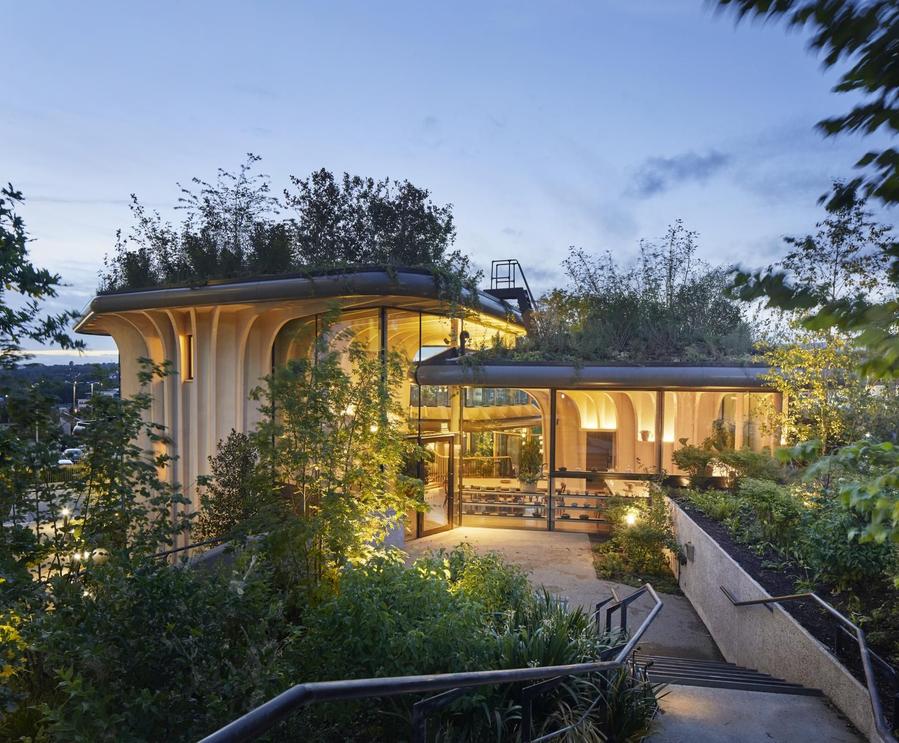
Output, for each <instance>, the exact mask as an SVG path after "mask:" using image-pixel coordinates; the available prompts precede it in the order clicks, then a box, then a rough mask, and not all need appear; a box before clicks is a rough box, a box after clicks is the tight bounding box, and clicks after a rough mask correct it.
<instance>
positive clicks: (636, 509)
mask: <svg viewBox="0 0 899 743" xmlns="http://www.w3.org/2000/svg"><path fill="white" fill-rule="evenodd" d="M608 513H609V517H610V519H611V522H612V537H611V539H609V540H608V541H607V542H604V543H602V544H600V545H598V546H597V547H596V548H595V550H594V551H595V554H596V557H597V559H596V561H595V562H596V570H597V574H598V575H599V577H600V578H609V579H613V580H620V581H622V582H624V583H630V584H635V583H636V584H641V583H643V582H645V581H646V580H647V579H654V580H655V582H656V583H659V584H660V587H662V588H663V590H664V589H672V588H673V587H674V586H673V585H672V581H671V578H672V575H671V569H670V567H669V565H668V559H667V556H666V554H665V550H666V549H668V550H670V551H672V552H674V553H675V554H677V553H678V552H679V550H680V547H679V546H678V543H677V539H676V538H675V536H674V531H673V529H672V527H671V516H670V514H669V513H668V507H667V505H666V504H665V501H664V499H663V498H661V497H660V496H658V495H657V494H656V497H652V498H649V499H647V500H645V501H644V500H643V499H640V500H637V499H631V498H622V499H621V501H620V502H618V503H616V504H615V505H612V506H611V507H610V508H609V512H608ZM631 520H632V523H630V521H631ZM659 579H663V580H662V582H660V581H659Z"/></svg>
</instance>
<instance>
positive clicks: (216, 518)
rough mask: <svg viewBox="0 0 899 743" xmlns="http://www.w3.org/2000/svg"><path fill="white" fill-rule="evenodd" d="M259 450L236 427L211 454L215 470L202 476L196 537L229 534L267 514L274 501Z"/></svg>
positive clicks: (213, 537) (194, 531) (200, 538)
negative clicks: (202, 489) (263, 470)
mask: <svg viewBox="0 0 899 743" xmlns="http://www.w3.org/2000/svg"><path fill="white" fill-rule="evenodd" d="M258 462H259V450H258V449H257V447H256V445H255V444H254V443H253V441H252V439H251V438H250V437H249V436H247V435H246V434H245V433H238V432H237V431H235V430H233V429H232V431H231V433H230V434H228V437H227V438H226V439H223V440H222V441H219V444H218V449H217V451H216V455H215V456H214V457H209V465H210V469H211V471H212V474H211V475H210V476H209V477H206V478H203V480H202V482H201V484H202V485H204V486H205V489H204V491H203V493H202V495H201V496H200V513H199V515H198V516H197V520H196V522H195V524H194V527H193V529H192V533H193V535H194V537H195V541H203V540H207V539H218V538H221V537H228V536H231V535H233V534H234V533H235V532H237V531H238V530H241V529H246V528H247V527H249V526H251V525H252V522H253V521H254V520H255V519H257V518H258V517H261V516H263V515H264V514H265V512H266V511H267V510H268V509H267V508H266V507H267V506H269V505H271V497H270V496H271V492H270V490H271V489H270V488H269V487H268V480H267V478H266V477H265V473H263V472H262V471H261V470H260V468H259V466H258Z"/></svg>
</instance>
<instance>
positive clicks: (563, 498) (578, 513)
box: [552, 490, 612, 533]
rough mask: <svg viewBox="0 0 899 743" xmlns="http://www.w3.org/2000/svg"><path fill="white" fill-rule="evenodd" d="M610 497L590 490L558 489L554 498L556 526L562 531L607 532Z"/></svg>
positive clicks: (553, 510) (554, 520)
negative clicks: (607, 511)
mask: <svg viewBox="0 0 899 743" xmlns="http://www.w3.org/2000/svg"><path fill="white" fill-rule="evenodd" d="M610 497H612V496H609V495H605V494H602V495H598V494H596V493H590V492H588V491H576V490H566V491H562V492H560V491H557V492H556V493H555V494H554V495H553V499H552V518H553V524H554V525H555V528H556V529H559V530H560V531H592V532H597V533H603V532H607V531H608V530H609V520H608V518H607V517H606V508H607V501H608V500H609V498H610Z"/></svg>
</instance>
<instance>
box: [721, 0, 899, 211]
mask: <svg viewBox="0 0 899 743" xmlns="http://www.w3.org/2000/svg"><path fill="white" fill-rule="evenodd" d="M718 5H719V7H721V8H727V9H732V10H733V11H734V12H735V13H736V15H737V17H738V18H744V17H755V18H761V19H764V20H768V19H777V20H781V19H782V20H785V21H786V23H787V25H788V26H789V27H791V28H797V29H808V30H810V31H811V33H812V36H811V40H810V41H809V46H810V47H811V49H813V50H814V51H816V52H820V53H821V54H822V55H823V63H824V66H825V67H826V68H830V67H838V68H839V69H840V70H841V73H842V74H841V75H840V81H839V83H837V85H836V87H835V88H834V91H835V92H837V93H849V94H852V95H853V97H854V98H856V99H858V100H859V102H858V103H856V105H854V106H853V107H852V109H851V110H850V111H849V113H846V114H843V115H842V116H834V117H832V118H829V119H825V120H823V121H821V122H819V123H818V129H819V130H820V131H822V132H823V133H824V134H825V135H827V136H834V135H837V134H841V133H844V132H849V133H854V132H861V133H863V134H873V133H874V132H878V131H884V132H885V133H886V134H887V135H888V136H895V135H896V133H897V132H899V95H897V89H899V68H897V65H896V48H895V44H896V35H897V34H899V7H897V5H896V3H895V2H894V0H869V1H868V2H856V1H855V0H718ZM857 167H859V168H863V169H866V172H864V174H863V175H860V176H858V177H856V178H854V179H853V180H851V181H849V182H848V183H845V184H837V187H836V188H835V189H834V191H833V195H832V198H831V201H830V205H831V206H839V205H842V204H845V203H846V200H847V199H848V200H850V201H851V200H852V199H853V198H854V197H855V196H854V195H855V193H856V192H857V191H858V190H860V189H861V191H862V192H863V193H864V194H865V195H866V196H873V197H875V198H877V199H880V200H881V201H883V202H884V203H887V204H891V203H896V202H899V151H897V150H896V149H895V148H893V147H887V148H886V149H883V150H880V151H877V150H874V151H870V152H868V153H866V154H865V155H864V156H863V157H862V158H861V159H860V160H859V161H858V163H857Z"/></svg>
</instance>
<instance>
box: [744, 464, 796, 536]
mask: <svg viewBox="0 0 899 743" xmlns="http://www.w3.org/2000/svg"><path fill="white" fill-rule="evenodd" d="M737 493H738V494H739V496H740V498H742V499H743V501H744V502H745V503H746V504H747V505H748V506H749V508H750V509H751V512H752V517H751V522H750V523H751V524H754V525H756V526H757V527H758V529H759V530H760V532H761V535H762V537H763V538H764V539H767V540H768V541H770V542H771V543H772V544H774V546H775V547H778V548H780V549H781V550H782V551H784V552H792V551H793V549H794V545H795V541H796V539H797V537H798V535H799V526H800V523H801V521H802V515H803V506H802V502H801V501H800V500H799V499H798V498H796V497H795V496H794V495H793V494H792V493H791V492H790V491H789V490H787V489H786V488H784V487H782V486H781V485H778V484H777V483H774V482H770V481H768V480H753V479H751V478H747V479H745V480H743V481H741V482H740V483H739V484H738V486H737Z"/></svg>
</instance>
